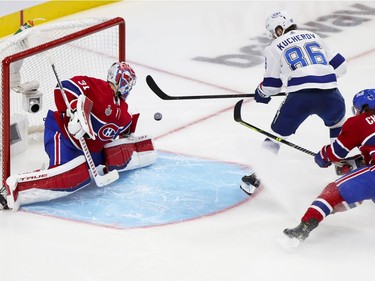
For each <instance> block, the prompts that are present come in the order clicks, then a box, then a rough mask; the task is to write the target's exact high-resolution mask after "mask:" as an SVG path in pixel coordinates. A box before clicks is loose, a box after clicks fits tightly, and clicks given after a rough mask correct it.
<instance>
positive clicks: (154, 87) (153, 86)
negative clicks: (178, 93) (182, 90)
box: [146, 75, 173, 100]
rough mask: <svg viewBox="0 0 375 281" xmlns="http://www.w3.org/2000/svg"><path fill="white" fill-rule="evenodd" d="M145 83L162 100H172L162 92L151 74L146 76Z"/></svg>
mask: <svg viewBox="0 0 375 281" xmlns="http://www.w3.org/2000/svg"><path fill="white" fill-rule="evenodd" d="M146 83H147V85H148V86H149V87H150V89H151V90H152V91H153V92H154V93H155V94H156V95H157V96H158V97H159V98H161V99H162V100H172V99H173V98H172V97H170V96H168V95H167V94H166V93H164V92H163V91H162V90H161V89H160V88H159V86H158V85H157V84H156V83H155V80H154V78H152V76H151V75H147V76H146Z"/></svg>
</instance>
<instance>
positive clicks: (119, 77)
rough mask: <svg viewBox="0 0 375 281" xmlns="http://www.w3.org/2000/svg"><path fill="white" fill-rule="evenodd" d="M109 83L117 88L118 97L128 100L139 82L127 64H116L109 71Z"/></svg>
mask: <svg viewBox="0 0 375 281" xmlns="http://www.w3.org/2000/svg"><path fill="white" fill-rule="evenodd" d="M107 81H108V82H110V83H112V84H113V85H114V86H115V88H116V91H117V95H120V96H122V97H123V98H124V99H126V97H127V96H128V95H129V92H130V90H131V89H132V88H133V86H134V85H135V83H136V81H137V76H136V75H135V72H134V70H133V69H132V68H131V67H130V65H128V64H127V63H125V62H115V63H114V64H112V66H111V67H110V68H109V70H108V73H107Z"/></svg>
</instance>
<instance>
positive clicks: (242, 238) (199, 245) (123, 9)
mask: <svg viewBox="0 0 375 281" xmlns="http://www.w3.org/2000/svg"><path fill="white" fill-rule="evenodd" d="M354 3H355V2H346V1H337V2H336V1H335V2H326V1H311V2H309V1H303V2H298V1H293V2H285V1H277V2H276V1H275V2H270V1H264V2H261V1H259V2H250V1H249V2H246V1H238V2H235V1H205V2H200V1H191V2H185V1H174V2H172V1H163V2H159V1H122V2H119V3H115V4H110V5H107V6H103V7H100V8H96V9H92V10H90V11H87V12H83V13H79V14H75V15H72V16H69V17H67V18H78V17H91V16H103V15H105V16H109V17H115V16H121V17H123V18H125V20H126V22H127V60H128V61H129V62H130V63H131V64H132V65H133V66H134V68H135V70H136V72H137V74H138V82H137V85H136V87H135V89H134V90H133V92H132V94H131V96H130V97H129V103H130V104H131V107H132V110H133V111H139V112H141V114H142V115H141V119H140V123H139V128H138V129H139V133H148V134H151V135H153V136H154V137H155V142H156V145H157V148H159V149H162V150H166V151H171V152H176V153H184V154H189V155H195V156H201V157H206V158H211V159H216V160H222V161H228V162H233V163H238V164H241V165H247V166H249V168H250V167H253V168H255V170H256V171H257V172H258V173H259V174H260V175H261V177H262V180H263V187H262V188H261V189H260V190H259V192H258V193H257V194H256V195H255V196H254V197H253V198H251V200H249V201H247V202H246V203H245V204H242V205H240V206H238V207H236V208H233V209H231V210H228V211H226V212H223V213H220V214H217V215H214V216H209V217H204V218H201V219H197V220H193V221H189V222H184V223H180V224H172V225H168V226H161V227H152V228H144V229H129V230H116V229H110V228H101V227H98V226H89V225H86V224H80V223H76V222H71V221H64V220H61V219H55V218H51V217H44V216H39V215H34V214H30V213H26V212H0V238H1V242H2V243H1V246H0V276H1V280H12V281H13V280H17V281H22V280H25V281H26V280H27V281H32V280H35V281H41V280H54V281H58V280H64V281H65V280H80V281H91V280H95V281H99V280H100V281H102V280H103V281H104V280H142V281H143V280H171V281H172V280H179V281H182V280H183V281H186V280H189V281H190V280H202V281H203V280H204V281H207V280H215V281H219V280H223V281H224V280H225V281H227V280H236V281H237V280H257V281H261V280H262V281H263V280H264V281H265V280H267V281H269V280H288V281H290V280H304V281H315V280H320V281H331V280H332V281H336V280H371V279H372V278H373V268H372V266H373V262H374V259H373V256H374V253H375V243H374V238H375V224H374V222H375V220H374V217H375V208H374V207H375V205H374V204H373V203H372V202H365V203H364V204H363V205H362V206H360V207H358V208H356V209H354V210H351V211H349V212H346V213H341V214H336V215H333V216H330V217H328V218H327V219H326V220H325V221H324V222H323V223H322V224H321V225H320V226H319V228H318V229H316V230H315V231H314V232H313V233H312V234H311V236H310V237H309V238H308V240H306V241H305V242H304V243H302V244H300V245H299V246H298V247H297V245H295V244H292V245H290V244H291V243H290V242H291V241H286V240H285V239H284V237H283V234H282V231H283V229H284V228H286V227H293V226H295V225H297V224H298V222H299V220H300V217H301V216H302V214H303V213H304V212H305V210H306V208H307V207H308V206H309V204H310V203H311V202H312V200H314V199H315V197H316V196H317V195H318V194H319V193H320V192H321V190H322V189H323V188H324V186H325V185H326V184H327V183H329V182H330V181H332V180H334V179H335V178H336V176H335V173H334V171H333V168H328V169H320V168H318V167H317V166H316V165H315V164H314V161H313V159H312V157H311V156H309V155H307V154H304V153H303V152H300V151H297V150H295V149H293V148H290V147H288V146H282V148H281V151H280V153H279V155H278V156H277V157H272V156H271V155H269V154H267V153H266V152H265V151H263V150H261V149H260V145H261V143H262V140H263V139H264V136H262V135H260V134H258V133H256V132H254V131H251V130H249V129H247V128H245V127H243V126H241V125H240V124H238V123H236V122H235V121H234V120H233V106H234V104H235V103H236V101H237V99H225V100H192V101H162V100H160V99H159V98H158V97H156V96H155V95H154V94H153V93H152V92H151V90H150V89H149V88H148V86H147V85H146V83H145V77H146V75H152V76H153V77H154V79H155V80H156V81H157V83H158V84H159V85H160V87H161V88H162V89H164V90H165V91H166V92H167V93H169V94H172V95H182V94H188V95H194V94H197V95H201V94H210V93H211V94H220V93H251V92H253V91H254V89H255V87H256V86H257V84H258V83H259V82H260V81H261V79H262V75H263V64H260V65H257V66H256V67H252V68H237V67H230V66H224V65H219V64H212V63H204V62H199V61H195V60H192V58H194V57H198V56H203V57H210V58H214V57H218V56H221V55H225V54H240V53H241V51H240V48H241V47H245V46H249V45H251V44H254V42H256V41H252V40H251V39H252V38H255V37H256V36H260V35H262V34H263V33H264V21H265V18H266V17H267V16H268V15H269V14H270V13H272V12H273V11H274V10H277V9H280V8H282V9H287V10H289V12H290V13H292V14H293V15H294V17H295V20H296V21H297V23H306V22H308V21H316V20H317V19H318V18H319V17H322V16H326V15H331V14H334V12H336V11H340V10H348V9H350V6H351V5H353V4H354ZM362 4H364V5H368V6H370V7H372V8H373V9H374V8H375V2H362ZM358 17H362V18H364V17H365V18H368V19H369V21H367V22H362V23H361V24H360V25H358V26H348V27H342V30H343V31H342V32H339V33H333V34H332V35H330V36H329V37H327V38H326V41H327V42H328V43H329V44H330V45H331V46H332V47H334V48H335V49H338V50H339V51H340V52H341V53H342V54H343V55H344V56H345V57H346V58H347V60H348V73H347V75H346V76H345V77H343V78H341V79H340V80H339V86H340V89H341V91H342V93H343V95H344V96H345V98H346V101H347V107H348V116H349V113H350V111H349V106H350V104H351V98H352V96H353V94H354V93H356V92H358V91H359V90H361V89H363V88H370V87H374V85H375V84H374V83H375V81H374V72H375V48H374V46H373V40H372V39H371V38H372V34H373V30H374V29H375V16H374V15H373V14H372V15H371V14H368V15H364V14H362V15H358ZM281 101H282V98H280V97H275V98H273V100H272V102H271V103H270V104H269V105H263V104H256V103H255V102H254V101H253V100H251V99H248V100H246V103H244V107H243V118H244V119H245V120H247V121H248V122H250V123H253V124H255V125H256V126H258V127H261V128H263V129H267V130H268V128H269V124H270V122H271V120H272V118H273V115H274V112H275V111H276V110H277V107H278V106H279V104H280V102H281ZM155 112H161V113H162V114H163V119H162V120H161V121H159V122H157V121H155V120H154V119H153V115H154V113H155ZM288 140H289V141H291V142H294V143H296V144H298V145H300V146H302V147H305V148H307V149H309V150H312V151H318V150H319V149H320V147H321V146H322V145H324V144H326V143H328V141H329V139H328V130H327V129H326V128H325V127H324V126H323V123H322V121H320V120H319V119H317V118H316V117H313V116H312V117H311V118H310V119H308V120H307V121H306V122H305V123H304V124H303V125H302V126H301V127H300V129H299V130H298V131H297V134H296V135H294V136H292V137H290V138H289V139H288ZM238 181H240V179H238ZM288 242H289V245H287V243H288Z"/></svg>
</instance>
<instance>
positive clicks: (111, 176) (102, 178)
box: [48, 56, 119, 187]
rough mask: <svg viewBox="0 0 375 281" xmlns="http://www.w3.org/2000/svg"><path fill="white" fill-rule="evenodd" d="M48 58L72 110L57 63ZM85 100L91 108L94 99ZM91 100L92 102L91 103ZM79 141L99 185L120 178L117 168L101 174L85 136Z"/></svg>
mask: <svg viewBox="0 0 375 281" xmlns="http://www.w3.org/2000/svg"><path fill="white" fill-rule="evenodd" d="M48 59H49V62H50V64H51V66H52V70H53V73H54V74H55V77H56V80H57V84H58V85H59V88H60V91H61V94H62V96H63V99H64V101H65V104H66V107H67V109H68V110H69V112H70V104H69V101H68V97H67V96H66V93H65V91H64V88H63V86H62V84H61V81H60V78H59V76H58V75H57V71H56V68H55V64H54V63H53V61H52V58H51V57H50V56H49V57H48ZM84 100H85V101H82V106H84V107H85V106H87V107H89V108H90V110H91V107H92V101H91V100H90V99H88V98H87V97H86V98H85V99H84ZM90 102H91V104H90ZM77 110H78V109H77ZM79 143H80V144H81V148H82V151H83V154H84V155H85V158H86V161H87V165H88V166H89V168H90V171H91V174H92V176H93V177H94V180H95V183H96V185H97V186H99V187H102V186H104V185H108V184H110V183H112V182H114V181H116V180H117V179H118V178H119V174H118V171H117V170H112V171H110V172H108V173H107V174H104V175H100V174H99V172H98V170H97V169H96V166H95V163H94V160H93V159H92V156H91V154H90V150H89V148H88V147H87V144H86V141H85V139H84V137H81V138H79Z"/></svg>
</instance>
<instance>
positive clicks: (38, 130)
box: [0, 17, 126, 182]
mask: <svg viewBox="0 0 375 281" xmlns="http://www.w3.org/2000/svg"><path fill="white" fill-rule="evenodd" d="M125 38H126V36H125V20H124V19H123V18H120V17H117V18H111V19H109V18H89V19H74V20H66V21H57V22H52V23H47V24H42V25H38V26H34V27H32V28H29V29H26V30H23V31H22V32H20V33H17V34H15V35H13V36H10V37H8V38H6V39H4V40H3V41H1V42H0V57H1V61H2V63H1V68H0V79H1V88H0V97H1V98H0V115H1V124H0V127H1V128H0V141H1V147H0V148H1V150H0V163H1V169H0V170H1V175H0V176H1V180H2V182H3V181H4V180H5V179H6V178H7V177H8V176H9V175H11V174H12V173H18V172H27V170H26V169H25V168H23V167H21V166H22V165H26V166H27V163H24V162H22V161H21V162H20V161H19V158H22V159H23V160H24V161H27V160H28V159H30V157H31V158H32V157H33V155H31V154H30V153H28V148H29V143H30V142H31V143H33V144H34V143H37V142H38V141H39V145H42V144H43V137H42V136H41V135H42V132H43V129H44V118H45V117H46V114H47V112H48V110H55V109H56V106H55V104H54V95H53V91H54V88H55V87H56V84H57V83H56V79H55V77H54V74H53V70H52V68H51V65H50V62H49V59H48V58H49V57H51V58H52V59H53V61H54V64H55V66H56V67H57V69H58V72H59V77H60V78H61V79H66V78H70V77H72V76H75V75H87V76H93V77H97V78H101V79H103V80H104V79H106V74H107V70H108V69H109V67H110V66H111V65H112V63H113V62H115V61H125ZM42 151H44V149H42ZM34 157H35V156H34ZM37 157H38V156H37ZM17 159H18V160H17ZM30 160H32V162H37V161H36V159H30ZM20 163H22V164H20ZM38 168H41V167H33V164H31V165H30V168H29V169H38ZM28 171H30V170H28Z"/></svg>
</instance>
